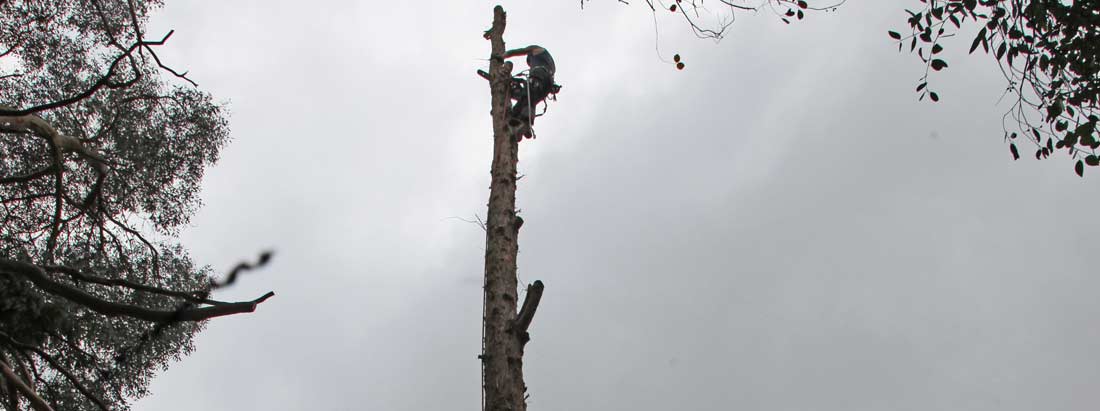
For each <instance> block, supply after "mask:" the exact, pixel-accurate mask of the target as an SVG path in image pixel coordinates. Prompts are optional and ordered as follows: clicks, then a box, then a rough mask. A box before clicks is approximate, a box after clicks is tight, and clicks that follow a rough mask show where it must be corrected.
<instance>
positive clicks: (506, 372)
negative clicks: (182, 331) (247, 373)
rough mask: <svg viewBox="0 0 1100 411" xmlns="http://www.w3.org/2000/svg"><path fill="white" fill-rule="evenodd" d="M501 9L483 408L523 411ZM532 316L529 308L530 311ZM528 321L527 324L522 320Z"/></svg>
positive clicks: (494, 61) (496, 38)
mask: <svg viewBox="0 0 1100 411" xmlns="http://www.w3.org/2000/svg"><path fill="white" fill-rule="evenodd" d="M504 26H505V14H504V9H503V8H501V7H500V6H496V8H494V9H493V27H492V28H491V29H490V30H489V31H488V32H486V33H485V37H486V38H487V39H489V40H490V41H491V42H492V54H491V56H490V62H489V84H490V88H491V91H492V106H493V107H492V115H493V142H494V143H493V165H492V170H491V172H490V175H491V177H492V183H491V186H490V193H489V212H488V218H487V221H486V227H485V228H486V230H485V232H486V234H485V290H484V291H485V301H484V302H485V318H484V319H483V320H484V330H483V332H484V339H485V340H484V350H485V351H484V352H483V353H482V356H481V358H482V367H483V369H482V373H483V375H482V388H483V389H484V395H485V398H484V401H485V403H484V404H483V409H484V410H488V411H525V410H526V409H527V404H526V398H525V393H526V391H527V386H526V385H524V382H523V346H524V343H525V342H526V337H527V332H526V324H522V325H521V326H517V321H516V320H517V313H516V306H517V291H516V288H517V279H516V255H517V252H518V250H519V246H518V244H517V242H516V241H517V237H518V234H519V223H518V221H517V218H516V212H515V209H516V159H517V152H518V150H519V145H518V143H517V142H516V139H515V138H514V136H513V135H512V134H513V130H511V129H510V128H509V127H508V110H509V108H510V106H511V104H510V103H511V98H510V96H509V95H508V94H509V92H510V85H511V81H512V64H511V63H508V62H505V61H504V59H503V55H504V52H505V50H506V49H505V48H504V39H503V34H504ZM532 314H533V310H532ZM527 322H528V323H529V320H528V321H527Z"/></svg>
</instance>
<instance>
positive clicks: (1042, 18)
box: [888, 0, 1100, 175]
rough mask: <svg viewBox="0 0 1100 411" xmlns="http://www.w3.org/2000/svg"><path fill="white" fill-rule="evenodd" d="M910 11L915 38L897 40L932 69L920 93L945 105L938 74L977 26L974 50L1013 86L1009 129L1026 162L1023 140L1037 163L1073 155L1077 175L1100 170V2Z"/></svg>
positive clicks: (958, 5) (947, 0)
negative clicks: (933, 83)
mask: <svg viewBox="0 0 1100 411" xmlns="http://www.w3.org/2000/svg"><path fill="white" fill-rule="evenodd" d="M921 3H923V4H924V7H923V8H922V9H919V10H916V11H912V10H906V11H907V12H908V13H909V19H908V24H909V28H910V30H909V32H910V34H909V35H907V36H902V34H901V33H899V32H897V31H891V32H889V33H888V34H889V36H890V37H891V38H893V39H894V40H896V41H897V42H898V50H903V49H905V48H906V47H907V48H908V50H909V51H910V52H915V53H916V54H917V56H918V57H920V59H921V60H922V61H923V62H924V63H925V65H926V67H927V68H926V70H925V74H924V75H923V76H922V77H921V79H920V81H919V83H918V85H917V92H918V93H920V98H922V99H923V98H924V97H925V96H927V97H929V98H930V99H931V100H932V101H938V100H939V95H938V94H937V93H936V92H934V91H932V90H931V89H930V86H929V81H928V80H929V78H928V76H929V73H930V71H929V70H931V71H932V72H934V71H940V70H943V69H945V68H947V67H948V64H947V61H946V59H944V58H943V57H942V55H943V54H941V53H942V52H943V50H944V47H945V46H944V43H946V42H947V40H948V39H949V38H951V37H953V36H955V35H957V34H960V33H962V32H963V30H964V27H966V28H969V27H967V26H970V25H973V27H974V29H976V30H977V32H976V33H974V37H973V40H971V41H970V42H969V44H968V46H969V52H970V53H974V52H975V51H977V50H979V49H981V51H982V52H985V53H988V54H991V55H992V56H993V58H994V59H996V61H997V63H998V65H999V67H1000V69H1001V72H1002V73H1003V74H1004V77H1005V79H1006V80H1007V81H1008V87H1007V89H1006V93H1010V94H1011V95H1013V96H1014V97H1015V99H1014V100H1015V101H1014V102H1013V104H1012V106H1011V107H1010V108H1009V110H1008V111H1007V112H1006V113H1005V116H1004V119H1003V122H1002V124H1003V128H1004V134H1005V137H1006V140H1009V141H1010V142H1009V151H1010V153H1011V154H1012V156H1013V158H1019V157H1020V154H1019V149H1018V148H1017V145H1016V144H1017V142H1020V141H1028V142H1030V143H1031V144H1030V145H1032V146H1034V148H1035V158H1036V159H1043V158H1048V157H1050V155H1051V154H1052V153H1054V151H1055V150H1059V149H1062V150H1065V151H1066V152H1067V153H1068V154H1069V155H1070V157H1071V158H1073V159H1074V160H1076V161H1075V163H1074V170H1075V172H1076V173H1077V174H1078V175H1083V174H1084V165H1086V164H1087V165H1089V166H1097V165H1100V158H1098V157H1097V152H1096V149H1097V148H1100V137H1098V136H1097V130H1096V125H1097V124H1096V123H1097V121H1098V120H1100V118H1098V117H1097V116H1098V114H1100V113H1098V112H1097V102H1098V99H1100V0H1074V1H1064V0H921Z"/></svg>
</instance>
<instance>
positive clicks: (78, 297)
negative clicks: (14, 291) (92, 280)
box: [0, 258, 275, 323]
mask: <svg viewBox="0 0 1100 411" xmlns="http://www.w3.org/2000/svg"><path fill="white" fill-rule="evenodd" d="M0 270H4V271H8V272H10V273H13V274H18V275H21V276H23V277H24V278H26V279H27V280H30V282H31V283H32V284H34V285H35V286H37V287H38V288H41V289H42V290H43V291H46V292H48V293H50V294H53V295H56V296H59V297H62V298H65V299H67V300H69V301H72V302H74V303H77V304H80V305H82V306H84V307H87V308H88V309H90V310H92V311H95V312H97V313H100V314H103V315H106V316H109V317H118V316H125V317H130V318H136V319H139V320H144V321H150V322H158V323H168V322H198V321H204V320H208V319H211V318H214V317H221V316H226V315H233V314H241V313H250V312H253V311H256V306H257V305H259V304H260V303H262V302H264V301H266V300H267V299H268V298H271V297H272V296H274V295H275V293H274V292H268V293H267V294H264V295H263V296H261V297H260V298H257V299H255V300H252V301H242V302H234V303H226V304H223V305H216V306H210V307H200V308H183V309H179V310H152V309H148V308H144V307H139V306H134V305H129V304H122V303H116V302H113V301H107V300H104V299H101V298H99V297H96V296H94V295H91V294H89V293H87V292H86V291H84V290H81V289H78V288H75V287H71V286H68V285H65V284H61V283H59V282H57V281H54V280H53V279H51V278H50V277H49V276H48V275H47V274H46V271H45V270H43V269H42V268H41V267H39V266H37V265H34V264H28V263H24V262H19V261H14V260H8V259H5V258H0Z"/></svg>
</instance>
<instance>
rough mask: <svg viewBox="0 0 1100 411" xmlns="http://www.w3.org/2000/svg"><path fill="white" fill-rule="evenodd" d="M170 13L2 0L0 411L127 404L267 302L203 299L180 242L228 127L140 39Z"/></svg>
mask: <svg viewBox="0 0 1100 411" xmlns="http://www.w3.org/2000/svg"><path fill="white" fill-rule="evenodd" d="M160 5H161V2H160V1H158V0H89V1H80V2H73V1H49V2H46V1H30V0H26V1H20V0H9V1H0V371H4V367H8V368H10V369H11V370H13V371H14V374H12V375H8V374H4V373H0V394H3V397H2V398H0V404H2V406H3V408H4V409H8V410H20V409H29V408H33V409H36V410H39V411H41V410H42V407H43V406H50V407H52V408H53V409H55V410H62V409H63V410H85V409H89V410H90V409H125V408H126V407H127V404H128V400H129V399H131V398H134V397H140V396H141V395H143V394H145V393H146V387H147V384H148V381H149V377H150V376H151V375H152V373H153V371H154V370H155V369H156V368H158V367H163V366H165V365H166V364H167V362H168V361H170V360H172V359H177V358H179V357H180V356H181V355H185V354H187V353H188V352H190V351H191V350H192V348H193V346H192V343H191V338H192V336H193V335H194V333H195V332H197V331H198V330H199V329H200V328H201V327H202V324H203V323H202V321H203V320H205V319H207V318H210V317H215V316H219V315H227V314H234V313H238V312H248V311H252V310H253V309H254V308H255V306H256V304H258V303H259V302H262V301H263V299H265V298H266V297H269V296H270V295H267V296H265V297H262V298H261V299H257V300H254V301H249V302H243V303H223V302H218V301H213V300H210V299H208V294H209V291H210V289H211V288H212V286H213V285H214V284H215V283H213V282H212V280H211V274H212V272H211V270H210V269H209V268H208V267H200V266H197V265H195V264H194V263H193V262H192V261H191V259H190V257H189V256H188V254H187V251H186V250H185V249H184V248H183V247H182V246H180V245H179V242H178V238H177V236H178V234H179V230H180V229H181V227H183V226H184V225H185V224H186V223H187V222H188V220H189V219H190V217H191V215H192V214H193V213H194V212H195V210H196V209H197V207H198V206H199V205H200V202H199V198H198V196H197V194H198V189H199V182H200V180H201V178H202V175H203V170H204V169H205V168H206V167H208V166H210V165H212V164H214V162H215V161H216V160H217V158H218V152H219V150H220V149H221V148H222V147H223V146H224V145H225V144H226V142H227V141H228V127H227V122H226V116H225V111H224V108H223V107H222V106H220V105H219V104H216V103H214V101H213V99H212V98H211V96H210V95H209V94H207V93H205V92H202V91H200V90H198V89H197V88H196V87H195V84H194V82H192V81H191V80H190V79H189V78H188V77H187V75H186V73H180V72H177V71H176V70H174V69H172V68H171V67H169V66H168V65H166V64H165V62H163V61H162V60H161V59H160V57H159V56H158V55H157V54H156V49H157V48H158V47H161V46H163V45H164V44H165V42H166V41H167V40H168V39H169V38H170V36H171V34H172V33H171V32H169V33H167V34H161V35H158V36H156V37H153V40H150V39H148V38H147V37H146V33H144V27H145V22H146V19H147V16H148V15H149V12H150V11H152V10H154V9H156V8H157V7H159V6H160ZM19 383H24V384H23V385H25V386H26V387H27V389H24V388H21V387H20V384H19ZM28 389H29V390H30V392H28Z"/></svg>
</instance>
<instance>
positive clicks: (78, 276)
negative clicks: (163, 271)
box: [42, 265, 231, 305]
mask: <svg viewBox="0 0 1100 411" xmlns="http://www.w3.org/2000/svg"><path fill="white" fill-rule="evenodd" d="M42 268H43V269H44V270H45V271H46V272H50V273H62V274H65V275H67V276H69V277H71V278H72V279H73V280H76V281H82V282H87V283H93V284H99V285H106V286H112V287H125V288H129V289H131V290H137V291H144V292H147V293H153V294H159V295H164V296H169V297H175V298H180V299H183V300H187V301H190V302H192V303H196V304H210V305H226V304H231V303H227V302H224V301H217V300H211V299H209V298H205V297H200V295H203V294H206V293H208V292H207V291H205V290H196V291H172V290H168V289H164V288H159V287H152V286H148V285H144V284H138V283H134V282H130V281H126V280H123V279H108V278H102V277H96V276H91V275H87V274H84V273H82V272H80V270H77V269H75V268H72V267H65V266H58V265H46V266H42Z"/></svg>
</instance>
